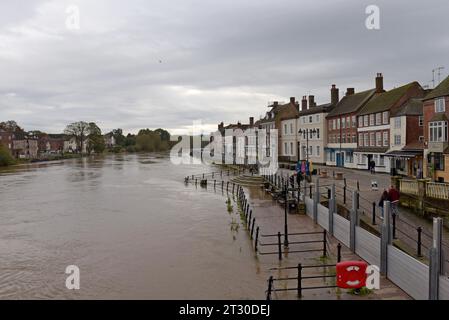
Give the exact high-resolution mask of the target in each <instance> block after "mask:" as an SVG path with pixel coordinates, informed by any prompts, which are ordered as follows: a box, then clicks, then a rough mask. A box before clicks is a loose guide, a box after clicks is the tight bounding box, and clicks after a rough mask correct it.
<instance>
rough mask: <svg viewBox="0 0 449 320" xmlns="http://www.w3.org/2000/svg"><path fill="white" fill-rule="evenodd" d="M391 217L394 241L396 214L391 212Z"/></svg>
mask: <svg viewBox="0 0 449 320" xmlns="http://www.w3.org/2000/svg"><path fill="white" fill-rule="evenodd" d="M391 217H392V218H393V239H396V213H394V212H393V214H392V215H391Z"/></svg>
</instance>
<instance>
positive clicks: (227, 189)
mask: <svg viewBox="0 0 449 320" xmlns="http://www.w3.org/2000/svg"><path fill="white" fill-rule="evenodd" d="M228 191H229V181H228V182H226V192H228Z"/></svg>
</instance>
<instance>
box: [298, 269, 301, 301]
mask: <svg viewBox="0 0 449 320" xmlns="http://www.w3.org/2000/svg"><path fill="white" fill-rule="evenodd" d="M301 297H302V265H301V264H300V263H299V264H298V298H301Z"/></svg>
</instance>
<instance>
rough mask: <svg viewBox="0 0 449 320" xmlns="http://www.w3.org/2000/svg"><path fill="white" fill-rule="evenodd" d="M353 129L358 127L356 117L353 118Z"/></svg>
mask: <svg viewBox="0 0 449 320" xmlns="http://www.w3.org/2000/svg"><path fill="white" fill-rule="evenodd" d="M351 122H352V127H353V128H355V127H356V125H357V121H356V116H352V121H351Z"/></svg>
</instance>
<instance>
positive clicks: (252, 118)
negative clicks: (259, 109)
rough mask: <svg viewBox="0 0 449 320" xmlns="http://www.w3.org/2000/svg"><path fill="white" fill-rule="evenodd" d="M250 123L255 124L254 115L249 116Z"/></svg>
mask: <svg viewBox="0 0 449 320" xmlns="http://www.w3.org/2000/svg"><path fill="white" fill-rule="evenodd" d="M249 125H250V126H251V127H252V126H254V117H249Z"/></svg>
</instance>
